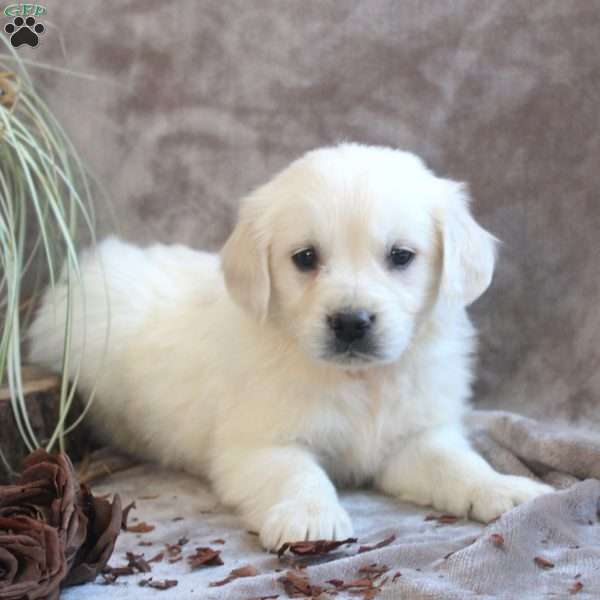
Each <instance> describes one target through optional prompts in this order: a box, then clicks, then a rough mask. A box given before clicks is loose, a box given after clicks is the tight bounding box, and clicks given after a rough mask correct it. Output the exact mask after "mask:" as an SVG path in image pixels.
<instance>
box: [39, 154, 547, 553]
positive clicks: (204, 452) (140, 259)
mask: <svg viewBox="0 0 600 600" xmlns="http://www.w3.org/2000/svg"><path fill="white" fill-rule="evenodd" d="M393 245H396V246H399V247H405V248H409V249H411V250H413V251H414V252H415V258H414V260H413V261H412V263H410V264H409V265H408V266H407V267H406V268H404V269H402V270H398V269H392V268H391V266H390V263H389V259H388V256H389V250H390V248H391V247H392V246H393ZM307 246H314V247H315V248H316V249H317V252H318V255H319V267H318V269H317V270H316V271H309V272H301V271H299V270H298V269H297V268H296V266H295V265H294V263H293V262H292V259H291V257H292V255H293V254H294V252H296V251H298V250H299V249H302V248H304V247H307ZM493 265H494V239H493V237H492V236H491V235H489V234H488V233H487V232H486V231H484V230H483V229H482V228H481V227H480V226H479V225H477V223H476V222H475V221H474V220H473V218H472V217H471V215H470V213H469V210H468V197H467V194H466V192H465V189H464V187H463V186H462V185H460V184H458V183H456V182H452V181H448V180H444V179H440V178H437V177H435V176H434V175H433V173H431V172H430V171H429V170H428V169H427V168H426V167H425V166H424V164H423V163H422V162H421V161H420V160H419V159H418V158H416V157H415V156H413V155H411V154H409V153H405V152H400V151H395V150H391V149H387V148H379V147H366V146H360V145H354V144H345V145H341V146H338V147H334V148H325V149H320V150H316V151H313V152H310V153H308V154H307V155H305V156H304V157H302V158H301V159H299V160H298V161H296V162H294V163H293V164H292V165H291V166H290V167H288V168H287V169H285V170H284V171H283V172H281V173H280V174H279V175H277V176H276V177H275V178H274V179H273V180H272V181H271V182H269V183H267V184H266V185H265V186H263V187H261V188H259V189H258V190H256V191H255V192H254V193H252V194H251V195H250V196H248V197H247V198H246V199H245V200H244V201H243V203H242V207H241V213H240V218H239V222H238V225H237V227H236V228H235V230H234V232H233V234H232V236H231V237H230V239H229V240H228V242H227V243H226V245H225V247H224V248H223V251H222V253H221V256H220V257H219V256H217V255H212V254H208V253H203V252H195V251H192V250H190V249H187V248H184V247H181V246H162V245H157V246H153V247H150V248H148V249H139V248H136V247H134V246H132V245H129V244H126V243H124V242H120V241H118V240H116V239H108V240H106V241H104V242H103V243H102V244H100V245H99V246H98V248H97V251H96V252H94V253H92V252H89V253H87V254H86V255H84V257H83V258H82V282H83V286H82V289H81V290H76V292H75V294H74V295H73V303H74V308H75V312H74V318H73V340H74V341H73V345H72V347H71V356H70V363H69V364H70V365H71V369H72V371H73V373H72V375H74V372H75V370H76V369H77V368H78V366H79V365H80V367H81V372H80V378H79V382H80V387H81V388H82V389H83V390H89V389H91V388H92V387H93V386H94V385H97V397H96V400H95V402H94V404H93V406H92V410H91V416H92V418H93V422H94V424H95V426H96V427H97V428H98V430H100V431H101V432H102V433H103V434H104V435H105V436H106V437H107V438H108V439H110V440H112V441H113V442H115V443H116V444H118V445H119V446H121V447H122V448H124V449H126V450H128V451H131V452H134V453H136V454H138V455H140V456H143V457H146V458H151V459H156V460H158V461H160V462H162V463H164V464H166V465H170V466H173V467H180V468H184V469H186V470H188V471H191V472H193V473H198V474H202V475H208V476H209V477H210V479H211V481H212V482H213V484H214V487H215V489H216V491H217V493H218V494H219V496H220V498H221V499H222V500H223V501H224V502H225V503H227V504H230V505H232V506H235V507H237V508H238V509H239V510H240V512H241V515H242V517H243V518H244V520H245V522H246V525H247V526H248V527H250V528H252V529H255V530H257V531H259V532H260V538H261V541H262V543H263V544H264V545H265V547H267V548H277V547H278V546H279V545H280V544H282V543H283V542H285V541H296V540H303V539H306V538H309V539H319V538H327V539H332V538H344V537H347V536H349V535H350V534H351V533H352V525H351V523H350V519H349V518H348V515H347V514H346V512H345V511H344V509H343V508H342V507H341V506H340V504H339V502H338V498H337V494H336V489H335V487H334V485H333V483H332V480H333V481H335V482H338V483H341V484H362V483H365V482H373V483H374V485H375V487H376V488H377V489H380V490H382V491H383V492H385V493H387V494H391V495H393V496H396V497H398V498H402V499H406V500H411V501H413V502H416V503H418V504H421V505H432V506H434V507H435V508H437V509H438V510H442V511H449V512H452V513H454V514H457V515H467V514H469V515H471V516H473V517H474V518H476V519H480V520H483V521H488V520H491V519H493V518H495V517H497V516H498V515H500V514H501V513H503V512H504V511H506V510H508V509H510V508H511V507H513V506H514V505H516V504H518V503H520V502H523V501H525V500H527V499H529V498H532V497H534V496H536V495H538V494H540V493H543V492H545V491H548V490H549V489H550V488H548V487H547V486H544V485H542V484H539V483H536V482H534V481H530V480H528V479H524V478H520V477H512V476H505V475H500V474H498V473H496V472H495V471H494V470H493V469H492V468H491V467H490V466H489V465H488V464H487V463H486V462H485V461H484V460H483V459H482V458H481V457H480V456H478V455H477V454H476V453H475V452H474V451H473V450H472V449H471V448H470V446H469V444H468V442H467V441H466V439H465V436H464V434H463V431H462V425H461V422H462V418H463V414H464V411H465V406H466V404H465V403H466V400H467V399H468V396H469V393H470V392H469V390H470V383H471V373H472V364H471V358H470V357H471V354H472V352H473V349H474V330H473V327H472V325H471V323H470V322H469V319H468V317H467V314H466V311H465V306H466V305H468V304H469V303H471V302H472V301H473V300H475V299H476V298H477V297H478V296H480V295H481V294H482V293H483V292H484V291H485V289H486V288H487V287H488V285H489V283H490V280H491V277H492V271H493ZM107 299H108V301H109V302H108V303H107ZM65 301H66V288H64V287H63V288H60V289H59V291H58V292H57V293H55V295H54V296H53V295H52V294H50V293H48V295H47V296H46V298H45V300H44V302H43V305H42V307H41V309H40V311H39V313H38V315H37V318H36V320H35V322H34V324H33V326H32V328H31V331H30V341H31V354H30V358H31V359H32V360H33V361H36V362H39V363H42V364H44V365H46V366H48V367H51V368H53V369H59V368H60V366H61V361H62V348H63V339H62V333H63V330H64V318H65V317H64V305H65ZM107 306H108V307H109V310H108V309H107ZM348 307H350V308H352V309H356V308H363V309H366V310H368V311H369V312H370V313H372V314H374V315H376V321H375V322H374V324H373V331H372V332H371V334H372V337H373V339H374V340H375V342H376V346H377V352H376V353H375V354H374V355H372V356H354V357H352V356H344V355H333V354H331V353H328V350H327V348H328V340H329V338H330V337H331V334H332V332H331V329H330V327H329V326H328V325H327V317H328V315H330V314H331V313H332V312H335V311H338V310H344V309H347V308H348ZM106 335H108V343H107V344H106V343H105V341H106Z"/></svg>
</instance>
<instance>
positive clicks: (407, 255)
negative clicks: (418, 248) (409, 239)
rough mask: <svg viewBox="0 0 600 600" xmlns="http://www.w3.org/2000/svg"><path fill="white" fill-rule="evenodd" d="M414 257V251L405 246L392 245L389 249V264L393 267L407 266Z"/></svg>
mask: <svg viewBox="0 0 600 600" xmlns="http://www.w3.org/2000/svg"><path fill="white" fill-rule="evenodd" d="M414 257H415V253H414V252H413V251H412V250H408V249H407V248H398V246H394V247H393V248H392V249H391V250H390V264H391V265H392V267H393V268H395V269H402V268H404V267H406V266H408V265H409V264H410V263H411V262H412V260H413V258H414Z"/></svg>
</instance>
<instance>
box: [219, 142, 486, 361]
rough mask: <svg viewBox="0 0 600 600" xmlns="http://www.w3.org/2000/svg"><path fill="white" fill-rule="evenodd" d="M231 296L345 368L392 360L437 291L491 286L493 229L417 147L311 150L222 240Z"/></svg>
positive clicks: (465, 297) (462, 294)
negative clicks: (418, 155)
mask: <svg viewBox="0 0 600 600" xmlns="http://www.w3.org/2000/svg"><path fill="white" fill-rule="evenodd" d="M222 264H223V271H224V274H225V281H226V284H227V287H228V289H229V292H230V294H231V295H232V297H233V299H234V300H235V301H236V302H237V303H238V304H239V305H240V306H241V307H242V308H243V309H244V310H246V311H247V312H249V313H250V314H251V315H252V316H253V317H254V318H256V319H258V320H261V321H264V320H268V321H269V322H271V323H272V324H274V325H275V326H276V327H279V328H280V329H282V330H283V331H285V332H286V334H288V335H290V336H292V337H293V338H294V339H295V340H296V341H297V343H298V344H299V345H300V347H301V348H302V349H303V350H304V352H305V353H307V354H308V355H310V356H311V357H313V358H316V359H318V360H324V361H329V362H334V363H337V364H339V365H341V366H343V367H345V368H348V367H365V366H367V365H368V364H370V363H386V362H393V361H395V360H397V359H398V358H400V356H401V355H402V353H403V352H404V351H405V350H406V348H407V347H408V346H409V345H410V342H411V339H412V337H413V335H414V333H415V331H416V329H417V328H418V327H419V325H420V323H421V322H422V321H423V320H424V319H425V318H426V317H427V315H428V314H429V313H430V311H431V309H432V307H433V306H435V305H437V302H438V301H444V302H450V303H459V304H461V305H467V304H470V303H471V302H472V301H474V300H475V299H476V298H477V297H479V296H480V295H481V294H482V293H483V292H484V291H485V289H486V288H487V287H488V285H489V283H490V281H491V277H492V271H493V266H494V238H493V237H492V236H491V235H490V234H488V233H487V232H486V231H485V230H483V229H482V228H481V227H480V226H479V225H477V223H476V222H475V221H474V220H473V218H472V217H471V215H470V213H469V208H468V196H467V194H466V192H465V190H464V188H463V186H462V185H461V184H458V183H456V182H453V181H448V180H444V179H439V178H437V177H435V176H434V175H433V174H432V173H431V172H430V171H429V170H428V169H427V168H426V167H425V166H424V164H423V163H422V162H421V161H420V160H419V159H418V158H416V157H415V156H414V155H412V154H409V153H406V152H400V151H396V150H391V149H388V148H379V147H367V146H360V145H355V144H345V145H342V146H338V147H334V148H325V149H321V150H316V151H313V152H309V153H308V154H306V155H305V156H304V157H302V158H301V159H299V160H297V161H296V162H294V163H292V165H291V166H289V167H288V168H287V169H285V170H284V171H283V172H281V173H280V174H279V175H277V176H276V177H275V178H274V179H273V180H272V181H271V182H269V183H268V184H266V185H265V186H263V187H261V188H259V189H258V190H256V191H255V192H254V193H253V194H251V195H250V196H249V197H247V198H246V199H245V200H244V201H243V203H242V207H241V212H240V218H239V222H238V225H237V227H236V229H235V231H234V232H233V234H232V235H231V237H230V238H229V240H228V241H227V243H226V244H225V246H224V248H223V251H222Z"/></svg>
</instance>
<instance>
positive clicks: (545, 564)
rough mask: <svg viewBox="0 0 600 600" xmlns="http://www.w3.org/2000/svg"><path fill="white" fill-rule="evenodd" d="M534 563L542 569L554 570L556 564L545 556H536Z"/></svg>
mask: <svg viewBox="0 0 600 600" xmlns="http://www.w3.org/2000/svg"><path fill="white" fill-rule="evenodd" d="M533 562H534V563H535V564H536V565H537V566H538V567H540V569H553V568H554V563H553V562H552V561H550V560H548V559H547V558H544V557H543V556H536V557H535V558H534V559H533Z"/></svg>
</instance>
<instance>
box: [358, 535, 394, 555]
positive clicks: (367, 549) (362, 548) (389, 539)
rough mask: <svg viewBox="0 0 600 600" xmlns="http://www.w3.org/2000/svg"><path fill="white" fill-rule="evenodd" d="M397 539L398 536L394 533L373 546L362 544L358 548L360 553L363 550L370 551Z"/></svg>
mask: <svg viewBox="0 0 600 600" xmlns="http://www.w3.org/2000/svg"><path fill="white" fill-rule="evenodd" d="M395 539H396V536H395V535H394V534H392V535H390V536H388V537H386V538H385V539H384V540H381V542H377V543H376V544H373V545H372V546H360V548H359V549H358V554H362V553H363V552H370V551H371V550H379V549H380V548H384V547H385V546H389V545H390V544H391V543H392V542H394V541H395Z"/></svg>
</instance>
